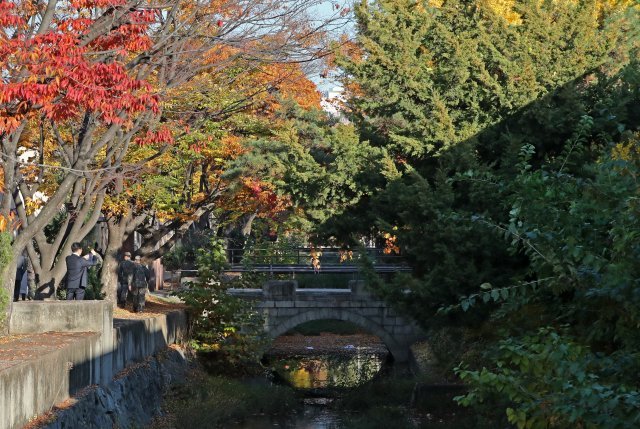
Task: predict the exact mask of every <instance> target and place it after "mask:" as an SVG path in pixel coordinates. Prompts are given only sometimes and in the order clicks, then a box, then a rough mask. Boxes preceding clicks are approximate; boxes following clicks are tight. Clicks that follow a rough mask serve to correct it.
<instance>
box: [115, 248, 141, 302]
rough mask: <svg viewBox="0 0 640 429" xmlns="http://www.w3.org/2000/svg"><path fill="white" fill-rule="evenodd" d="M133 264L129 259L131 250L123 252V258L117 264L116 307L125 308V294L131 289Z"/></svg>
mask: <svg viewBox="0 0 640 429" xmlns="http://www.w3.org/2000/svg"><path fill="white" fill-rule="evenodd" d="M135 267H136V266H135V264H134V263H133V261H132V260H131V252H124V260H123V261H122V262H120V265H119V266H118V291H117V294H118V296H117V301H118V307H120V308H125V306H126V305H127V294H128V293H129V290H130V289H131V282H132V279H133V271H134V270H135Z"/></svg>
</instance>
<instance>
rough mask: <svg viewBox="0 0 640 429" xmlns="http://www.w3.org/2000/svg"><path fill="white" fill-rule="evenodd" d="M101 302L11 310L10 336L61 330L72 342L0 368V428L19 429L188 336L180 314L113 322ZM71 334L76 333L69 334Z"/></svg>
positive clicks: (32, 304) (39, 304) (26, 304)
mask: <svg viewBox="0 0 640 429" xmlns="http://www.w3.org/2000/svg"><path fill="white" fill-rule="evenodd" d="M112 314H113V313H112V311H111V307H110V305H109V303H107V302H104V301H78V302H67V301H46V302H43V301H35V302H34V301H29V302H20V303H18V304H17V305H15V306H14V310H13V314H12V318H11V321H10V324H9V328H10V334H14V335H17V334H42V335H47V334H46V333H47V332H51V331H56V330H57V331H60V332H69V333H70V334H69V335H75V336H76V337H77V338H74V339H73V341H69V342H68V343H65V344H64V345H61V347H60V348H59V349H56V350H55V351H47V353H43V354H42V355H41V356H38V357H37V359H29V360H25V361H24V362H20V363H17V364H14V365H11V366H9V367H6V368H3V367H2V366H0V429H17V428H20V427H22V426H23V425H24V424H26V423H27V422H28V420H29V419H30V418H32V417H34V416H35V415H38V414H41V413H43V412H46V411H49V410H50V409H51V408H52V407H53V405H54V404H56V403H59V402H61V401H64V400H65V399H67V398H69V397H70V396H71V395H73V394H74V393H75V392H77V391H78V390H80V389H82V388H84V387H86V386H89V385H94V384H97V385H107V384H109V383H110V382H111V381H112V380H113V377H114V375H115V374H116V373H118V372H119V371H121V370H122V369H124V368H125V367H127V366H129V365H131V364H133V363H135V362H140V361H143V360H145V359H146V358H148V357H149V356H151V355H153V354H154V353H157V352H159V351H161V350H164V349H166V348H167V346H168V345H170V344H174V343H178V342H180V341H181V339H182V338H183V337H184V336H185V335H186V332H187V316H186V314H185V313H184V312H182V311H176V312H172V313H169V314H167V315H159V316H154V317H149V318H147V319H143V320H126V321H125V320H119V319H116V320H115V326H114V320H113V317H112ZM71 333H75V334H71Z"/></svg>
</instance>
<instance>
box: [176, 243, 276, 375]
mask: <svg viewBox="0 0 640 429" xmlns="http://www.w3.org/2000/svg"><path fill="white" fill-rule="evenodd" d="M196 260H197V266H198V281H197V282H195V283H191V284H188V287H187V288H185V289H182V290H180V291H179V292H177V293H176V295H177V296H178V297H180V299H182V300H183V301H184V302H185V304H187V306H188V308H189V313H190V323H191V338H192V345H193V346H194V348H195V349H196V350H197V351H199V352H201V353H202V354H206V355H207V356H208V357H209V358H212V359H213V360H215V361H217V362H218V363H220V362H223V363H224V364H226V365H228V366H230V367H231V368H233V369H235V370H237V371H239V372H242V371H244V370H245V369H249V368H250V367H252V366H255V365H256V364H257V363H258V362H259V361H260V358H261V357H262V354H263V351H264V347H265V346H266V336H265V334H264V332H263V329H262V326H263V320H262V315H261V313H260V312H259V311H257V310H255V309H254V308H253V307H252V305H251V304H250V303H249V302H247V301H246V300H243V299H241V298H238V297H235V296H232V295H230V294H228V293H227V288H228V287H229V286H230V285H229V283H223V282H222V281H221V280H220V274H221V272H222V270H223V268H224V267H225V266H226V264H227V262H226V254H225V249H224V244H223V240H221V239H219V238H216V237H214V238H212V239H211V241H210V243H209V245H208V246H207V247H205V248H202V249H199V250H198V251H197V257H196Z"/></svg>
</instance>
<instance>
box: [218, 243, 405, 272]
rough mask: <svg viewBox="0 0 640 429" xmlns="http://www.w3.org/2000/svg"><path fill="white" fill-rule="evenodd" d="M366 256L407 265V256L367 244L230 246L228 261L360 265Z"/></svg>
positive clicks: (377, 261) (378, 261) (379, 262)
mask: <svg viewBox="0 0 640 429" xmlns="http://www.w3.org/2000/svg"><path fill="white" fill-rule="evenodd" d="M364 256H366V257H368V258H370V259H372V260H373V264H374V265H396V266H403V265H407V264H406V261H405V259H404V257H403V256H402V255H398V254H387V253H385V252H384V249H380V248H367V249H365V251H364V252H362V251H357V250H354V251H348V250H343V249H339V248H308V247H299V248H290V249H272V248H249V249H240V248H229V249H227V261H228V262H229V263H230V264H231V265H232V266H235V267H238V266H241V265H243V266H247V267H249V266H264V265H290V266H298V267H302V266H308V267H314V266H319V267H323V266H324V267H327V268H328V267H330V266H342V267H347V266H357V265H358V262H359V260H360V259H361V258H363V257H364Z"/></svg>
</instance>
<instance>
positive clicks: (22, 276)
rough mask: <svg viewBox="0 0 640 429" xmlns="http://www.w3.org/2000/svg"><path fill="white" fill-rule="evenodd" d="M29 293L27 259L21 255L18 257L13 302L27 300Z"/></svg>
mask: <svg viewBox="0 0 640 429" xmlns="http://www.w3.org/2000/svg"><path fill="white" fill-rule="evenodd" d="M28 291H29V283H28V279H27V258H26V257H25V256H24V255H20V256H18V265H17V267H16V281H15V283H14V287H13V300H14V301H17V300H18V299H19V298H22V300H23V301H24V300H25V299H26V298H27V292H28Z"/></svg>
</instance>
